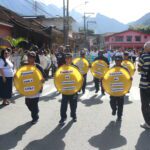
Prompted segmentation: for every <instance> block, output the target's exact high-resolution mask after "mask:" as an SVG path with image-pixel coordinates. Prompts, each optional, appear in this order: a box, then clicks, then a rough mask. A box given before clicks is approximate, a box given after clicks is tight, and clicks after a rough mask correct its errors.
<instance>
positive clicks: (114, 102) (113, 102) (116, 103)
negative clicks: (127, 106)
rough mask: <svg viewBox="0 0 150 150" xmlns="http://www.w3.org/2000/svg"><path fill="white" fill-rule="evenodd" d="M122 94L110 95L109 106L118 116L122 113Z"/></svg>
mask: <svg viewBox="0 0 150 150" xmlns="http://www.w3.org/2000/svg"><path fill="white" fill-rule="evenodd" d="M123 104H124V96H120V97H115V96H110V106H111V109H112V111H113V112H116V111H117V115H118V117H121V116H122V113H123Z"/></svg>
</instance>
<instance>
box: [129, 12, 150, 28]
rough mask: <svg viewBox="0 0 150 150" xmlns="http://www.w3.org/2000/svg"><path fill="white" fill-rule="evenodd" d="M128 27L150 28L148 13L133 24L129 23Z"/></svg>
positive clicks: (149, 14)
mask: <svg viewBox="0 0 150 150" xmlns="http://www.w3.org/2000/svg"><path fill="white" fill-rule="evenodd" d="M129 25H132V26H138V25H145V26H150V12H149V13H147V14H146V15H144V16H143V17H141V18H140V19H138V20H137V21H135V22H132V23H129Z"/></svg>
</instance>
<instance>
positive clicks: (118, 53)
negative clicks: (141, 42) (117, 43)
mask: <svg viewBox="0 0 150 150" xmlns="http://www.w3.org/2000/svg"><path fill="white" fill-rule="evenodd" d="M115 56H122V57H123V52H116V54H115Z"/></svg>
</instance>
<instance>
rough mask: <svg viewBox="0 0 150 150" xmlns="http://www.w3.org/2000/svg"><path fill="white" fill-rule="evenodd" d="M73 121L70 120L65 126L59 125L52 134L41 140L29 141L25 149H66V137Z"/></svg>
mask: <svg viewBox="0 0 150 150" xmlns="http://www.w3.org/2000/svg"><path fill="white" fill-rule="evenodd" d="M72 124H73V122H72V121H70V122H69V123H68V124H67V125H66V126H65V127H63V128H62V126H60V125H58V126H57V127H56V128H55V129H54V130H53V131H52V132H51V133H50V134H48V135H47V136H46V137H44V138H43V139H41V140H35V141H32V142H31V143H29V144H28V145H27V146H26V147H25V148H24V150H64V149H65V142H64V141H63V138H64V137H65V135H66V133H67V132H68V130H69V129H70V128H71V126H72Z"/></svg>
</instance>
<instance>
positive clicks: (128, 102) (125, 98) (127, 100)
mask: <svg viewBox="0 0 150 150" xmlns="http://www.w3.org/2000/svg"><path fill="white" fill-rule="evenodd" d="M132 103H133V102H132V101H129V96H128V95H125V96H124V104H125V105H128V104H132Z"/></svg>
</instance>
